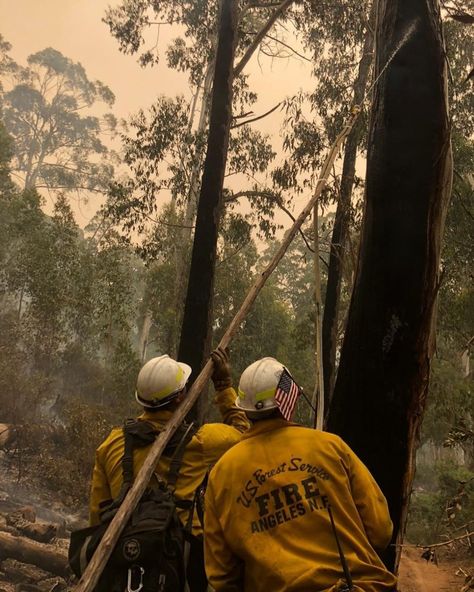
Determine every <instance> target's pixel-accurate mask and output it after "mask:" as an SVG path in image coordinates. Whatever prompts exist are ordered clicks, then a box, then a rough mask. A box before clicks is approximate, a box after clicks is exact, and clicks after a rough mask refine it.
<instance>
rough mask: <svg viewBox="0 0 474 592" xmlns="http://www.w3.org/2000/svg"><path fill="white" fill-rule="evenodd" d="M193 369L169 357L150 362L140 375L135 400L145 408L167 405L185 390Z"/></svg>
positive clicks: (160, 357)
mask: <svg viewBox="0 0 474 592" xmlns="http://www.w3.org/2000/svg"><path fill="white" fill-rule="evenodd" d="M191 372H192V369H191V367H190V366H188V365H187V364H182V363H181V362H176V361H175V360H173V358H170V357H169V356H167V355H165V356H159V357H158V358H152V359H151V360H149V361H148V362H147V363H146V364H145V365H144V366H143V368H142V369H141V370H140V372H139V373H138V379H137V390H136V392H135V398H136V400H137V401H138V403H140V405H143V406H144V407H148V408H149V409H158V408H159V407H163V406H164V405H167V404H168V403H169V402H170V401H172V400H173V399H174V398H175V397H176V396H177V395H179V393H180V392H181V391H182V390H183V389H184V387H185V386H186V383H187V382H188V378H189V377H190V375H191Z"/></svg>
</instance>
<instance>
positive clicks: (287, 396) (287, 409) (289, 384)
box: [275, 369, 300, 421]
mask: <svg viewBox="0 0 474 592" xmlns="http://www.w3.org/2000/svg"><path fill="white" fill-rule="evenodd" d="M299 394H300V387H299V386H298V385H297V384H296V382H295V381H294V380H293V378H292V377H291V374H290V373H289V372H288V371H287V370H286V369H285V370H283V374H282V375H281V378H280V382H279V383H278V386H277V389H276V392H275V403H276V404H277V405H278V408H279V410H280V413H281V414H282V415H283V417H284V418H285V419H286V420H287V421H290V419H291V417H292V415H293V411H294V409H295V405H296V401H297V400H298V396H299Z"/></svg>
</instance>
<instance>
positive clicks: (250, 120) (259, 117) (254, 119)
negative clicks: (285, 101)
mask: <svg viewBox="0 0 474 592" xmlns="http://www.w3.org/2000/svg"><path fill="white" fill-rule="evenodd" d="M281 103H282V102H281V101H280V102H279V103H278V104H277V105H275V107H272V109H270V111H267V112H266V113H264V114H263V115H259V116H258V117H254V118H253V119H247V121H242V122H241V123H236V124H235V125H231V126H230V129H235V128H236V127H241V126H242V125H247V124H248V123H253V122H254V121H258V120H259V119H263V118H264V117H267V115H270V114H271V113H273V112H274V111H276V110H277V109H278V107H279V106H280V105H281ZM241 117H243V116H241Z"/></svg>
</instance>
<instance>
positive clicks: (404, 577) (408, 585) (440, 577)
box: [398, 547, 472, 592]
mask: <svg viewBox="0 0 474 592" xmlns="http://www.w3.org/2000/svg"><path fill="white" fill-rule="evenodd" d="M421 553H422V549H418V548H414V547H406V548H405V549H404V550H403V554H402V559H401V562H400V573H399V584H398V587H399V592H460V591H461V589H462V587H463V585H464V576H463V575H456V572H457V571H458V570H459V568H463V569H464V570H465V571H466V572H467V571H469V572H470V573H472V569H470V570H469V569H468V568H467V566H466V561H462V560H459V561H456V560H454V559H452V558H449V559H447V558H446V559H439V560H438V565H435V564H434V563H430V562H428V561H425V559H422V558H421Z"/></svg>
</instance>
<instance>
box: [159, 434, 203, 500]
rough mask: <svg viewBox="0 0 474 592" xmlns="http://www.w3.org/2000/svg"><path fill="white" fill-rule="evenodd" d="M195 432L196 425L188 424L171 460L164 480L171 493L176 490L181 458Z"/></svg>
mask: <svg viewBox="0 0 474 592" xmlns="http://www.w3.org/2000/svg"><path fill="white" fill-rule="evenodd" d="M196 432H197V426H196V424H194V423H190V424H189V426H188V427H187V429H186V431H185V432H184V435H183V437H182V438H181V441H180V443H179V444H178V446H177V447H176V450H175V452H174V454H173V456H172V458H171V462H170V468H169V471H168V477H167V479H166V482H167V487H168V489H169V490H170V491H171V493H174V491H175V489H176V482H177V480H178V476H179V470H180V469H181V464H182V462H183V456H184V451H185V449H186V446H187V445H188V443H189V442H190V441H191V438H192V437H193V436H194V434H195V433H196Z"/></svg>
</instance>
